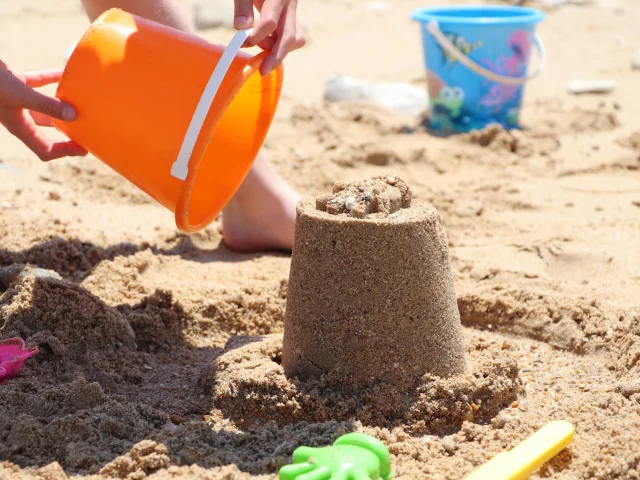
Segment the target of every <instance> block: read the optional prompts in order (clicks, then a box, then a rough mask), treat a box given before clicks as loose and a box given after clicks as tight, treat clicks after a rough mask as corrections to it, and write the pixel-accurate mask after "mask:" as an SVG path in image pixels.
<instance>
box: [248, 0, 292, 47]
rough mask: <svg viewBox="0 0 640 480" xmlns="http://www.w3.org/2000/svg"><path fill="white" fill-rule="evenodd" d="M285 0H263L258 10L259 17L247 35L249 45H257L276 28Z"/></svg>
mask: <svg viewBox="0 0 640 480" xmlns="http://www.w3.org/2000/svg"><path fill="white" fill-rule="evenodd" d="M284 6H285V0H264V3H263V4H262V9H261V10H260V19H259V20H258V21H257V22H256V25H255V27H254V29H253V33H252V34H251V35H250V36H249V39H248V41H249V43H250V45H258V44H259V43H260V42H262V41H263V40H264V39H265V38H267V37H268V36H269V35H271V34H272V33H273V32H275V31H276V29H277V28H278V24H279V23H280V17H281V16H282V11H283V10H284Z"/></svg>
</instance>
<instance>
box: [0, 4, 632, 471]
mask: <svg viewBox="0 0 640 480" xmlns="http://www.w3.org/2000/svg"><path fill="white" fill-rule="evenodd" d="M435 3H436V2H434V1H432V0H423V1H417V0H403V1H397V2H392V3H391V9H390V11H388V12H385V13H380V12H375V11H371V10H369V9H367V8H366V7H365V2H364V1H359V0H358V1H356V0H352V1H343V0H341V1H335V0H304V1H302V2H300V12H301V15H302V20H303V22H304V23H305V24H306V26H307V28H308V31H309V37H310V42H309V45H308V47H307V48H306V49H305V50H304V51H302V52H297V53H295V54H293V55H291V56H290V57H289V58H288V59H287V63H286V73H285V76H286V80H285V89H284V95H283V100H282V103H281V107H280V109H279V111H278V114H277V116H276V120H275V122H274V125H273V128H272V130H271V132H270V134H269V137H268V139H267V142H266V145H265V148H266V152H267V153H268V155H269V157H270V159H271V161H272V162H273V164H274V165H275V167H276V168H277V170H278V171H279V172H280V173H281V174H282V175H283V176H284V177H285V178H286V179H287V180H288V181H289V182H291V184H292V185H294V186H295V187H296V188H297V189H299V190H300V192H301V193H303V194H304V195H309V196H311V195H320V194H323V193H326V192H329V191H331V186H332V185H333V184H334V183H335V182H337V181H344V182H350V181H356V180H359V179H362V178H367V177H371V176H374V175H380V174H382V175H384V174H387V175H390V174H393V175H398V176H399V177H400V178H402V179H404V180H405V181H406V182H407V183H408V184H409V185H410V186H411V188H412V191H413V199H414V201H427V202H429V203H431V204H432V205H433V206H435V208H436V209H437V210H438V212H439V213H440V215H441V216H442V219H443V222H444V227H445V229H446V234H447V237H448V240H449V254H450V259H451V264H452V271H453V279H454V284H455V291H456V294H457V303H458V307H459V310H460V317H461V321H462V324H463V326H464V338H465V348H466V352H467V358H468V362H469V365H470V367H469V372H476V376H473V373H472V374H465V376H461V377H452V378H448V379H438V378H435V377H425V379H424V382H423V383H422V384H421V385H420V386H419V387H418V390H417V391H416V395H415V396H414V398H412V399H409V400H407V399H406V398H403V399H402V401H405V402H406V403H402V402H401V401H400V400H399V399H398V396H397V392H393V391H392V390H390V389H388V388H386V387H385V385H379V386H378V387H377V388H376V389H373V390H370V391H364V392H363V391H359V392H352V393H349V392H344V391H333V390H331V389H330V388H327V387H326V385H327V383H326V381H329V380H331V379H328V380H313V381H307V382H303V383H300V382H294V381H290V380H288V379H287V378H286V377H285V375H284V373H283V370H282V367H281V365H280V364H279V362H280V359H281V348H282V331H283V325H284V318H285V305H286V303H287V292H288V279H289V267H290V255H286V254H282V253H258V254H237V253H234V252H232V251H230V250H229V249H228V248H227V247H225V245H224V243H222V239H221V235H220V233H219V222H216V223H214V224H213V225H211V226H210V227H209V228H207V229H206V230H204V231H203V232H200V233H197V234H194V235H191V236H185V235H183V234H180V233H178V232H177V231H176V229H175V226H174V220H173V217H172V215H171V213H169V212H168V211H166V210H165V209H163V208H162V207H160V206H158V205H156V204H155V203H154V202H153V201H151V200H150V199H149V198H147V197H146V196H145V195H144V194H143V193H141V192H140V191H139V190H137V189H136V188H135V187H133V186H131V185H130V184H128V183H127V182H126V181H124V180H122V179H121V178H120V177H119V176H118V175H117V174H115V173H113V172H112V171H110V170H109V169H108V168H106V167H104V166H103V165H101V164H100V162H98V161H97V160H95V159H94V158H91V157H89V158H84V159H67V160H60V161H56V162H51V163H49V164H42V163H40V162H39V161H38V160H37V159H36V158H35V156H34V155H32V154H31V153H30V152H29V151H28V150H27V149H26V148H25V147H23V146H22V145H21V144H20V143H19V142H18V141H17V140H15V139H13V138H12V137H11V136H10V135H9V134H7V133H6V132H5V131H0V145H2V147H1V149H0V267H2V266H8V265H13V264H18V263H30V264H32V265H34V266H38V267H40V268H46V269H50V270H54V271H56V272H57V273H58V274H59V275H60V276H61V277H62V280H56V279H51V278H49V279H34V278H32V277H31V278H25V279H23V280H22V281H21V282H19V283H18V284H17V285H15V286H13V287H11V288H9V289H8V290H6V291H4V292H2V293H1V294H2V296H1V297H0V328H3V329H4V331H3V332H2V338H6V337H9V336H13V335H21V336H23V337H25V338H27V340H28V342H35V343H37V344H38V345H39V346H40V353H39V354H38V355H36V356H35V357H33V358H30V359H28V360H27V362H26V363H25V366H24V368H23V370H22V372H21V374H20V376H19V377H17V378H14V379H12V380H9V381H7V382H5V383H3V384H2V385H0V478H2V479H4V478H10V479H13V478H16V479H21V478H29V479H35V478H38V479H42V480H45V479H46V480H54V479H55V480H57V479H62V478H65V476H72V475H73V476H75V478H95V479H104V478H108V477H110V478H130V479H142V478H145V477H146V476H149V477H151V478H157V479H160V478H209V479H249V478H251V479H275V478H276V475H277V470H278V468H279V467H280V466H282V465H284V464H286V463H288V462H289V461H290V459H291V453H292V452H293V450H294V449H295V448H296V447H297V446H300V445H311V446H321V445H328V444H330V443H331V442H332V441H333V440H334V439H335V438H337V436H339V435H340V434H342V433H345V432H347V431H360V432H366V433H369V434H372V435H374V436H376V437H377V438H379V439H381V440H382V441H383V442H385V444H386V445H387V446H388V448H389V450H390V452H391V454H392V462H393V468H394V470H395V471H396V472H397V475H398V477H397V478H399V479H422V478H425V479H434V480H435V479H438V480H444V479H452V480H453V479H461V478H462V477H463V476H464V475H465V474H467V473H469V472H471V471H472V470H473V469H474V468H475V467H477V466H479V465H480V464H482V463H484V462H485V461H487V460H488V459H489V458H491V457H492V456H494V455H495V454H497V453H499V452H501V451H503V450H505V449H509V448H511V447H513V446H515V445H516V444H517V443H519V442H520V441H522V440H523V439H524V438H526V437H527V436H528V435H530V434H531V433H533V432H534V431H535V430H536V429H538V428H540V427H542V426H543V425H544V424H545V423H547V422H548V421H551V420H567V421H569V422H571V423H572V424H573V425H574V426H575V428H576V435H575V440H574V442H573V444H572V445H571V446H570V447H569V448H568V449H567V450H566V451H564V452H562V453H561V454H560V455H558V456H557V457H556V458H554V459H553V460H552V461H551V462H549V463H548V464H547V465H546V466H545V467H544V468H543V469H541V470H540V471H539V472H537V473H536V474H535V475H534V476H533V478H553V479H563V480H564V479H568V480H572V479H587V478H599V479H613V478H625V479H634V478H640V453H639V452H638V449H637V448H636V447H635V446H636V445H637V444H638V443H639V442H640V363H639V362H638V360H639V359H640V297H639V296H638V292H639V291H640V290H639V289H640V262H639V261H638V259H639V258H640V141H639V140H638V138H639V136H640V133H638V132H640V100H638V97H637V85H638V80H639V78H640V77H639V75H640V72H638V71H635V72H634V71H632V69H631V58H632V56H633V55H634V53H635V52H636V51H637V50H638V49H640V33H639V32H638V30H637V25H638V20H639V19H640V4H639V3H637V2H635V1H634V0H619V1H613V0H611V1H606V2H605V1H599V0H596V1H594V2H592V4H591V5H566V6H564V7H562V8H559V9H557V10H554V11H549V12H548V17H547V19H546V21H545V22H544V23H543V24H542V25H541V26H540V29H539V31H540V35H541V36H542V38H543V39H544V41H545V43H546V46H547V49H548V55H549V58H548V65H547V68H546V70H545V73H544V74H543V75H542V76H541V77H540V78H539V79H538V80H536V81H534V82H532V83H531V84H530V85H529V86H528V87H527V89H526V92H525V106H524V110H523V118H522V121H523V124H524V126H525V127H526V128H525V129H524V130H522V131H519V132H513V133H509V132H504V131H501V130H499V129H498V130H495V129H489V130H487V131H485V132H483V133H482V134H470V135H458V136H454V137H451V138H447V139H444V138H437V137H434V136H431V135H429V134H427V133H426V132H425V131H424V129H423V128H421V127H420V122H419V120H418V119H411V118H409V119H407V118H400V117H396V116H394V115H392V114H390V113H387V112H385V111H382V110H379V109H376V108H373V107H362V106H345V105H336V104H333V105H324V104H323V102H322V92H323V85H324V82H325V80H326V79H327V78H328V77H329V76H330V75H332V74H334V73H345V74H348V75H351V76H354V77H358V78H364V79H367V80H371V81H401V82H405V83H411V84H413V85H415V86H418V87H420V88H425V89H426V88H427V85H426V81H425V76H424V68H423V64H422V51H421V48H422V47H421V42H420V37H419V29H418V27H417V25H413V24H412V23H411V22H410V20H409V16H410V12H411V11H412V10H413V9H414V8H417V7H420V6H424V5H429V4H435ZM584 3H588V2H584ZM184 4H185V6H186V7H187V8H190V7H191V5H190V3H189V2H184ZM87 25H88V23H87V20H86V19H85V17H84V14H83V12H82V11H81V9H80V6H79V2H76V1H75V0H60V1H58V2H42V1H41V0H21V1H19V2H16V1H10V0H0V58H2V60H4V61H5V62H6V63H7V64H8V65H10V66H11V67H12V68H14V69H16V70H32V69H45V68H56V67H61V66H62V62H63V58H64V52H65V49H66V48H67V46H68V45H69V44H70V43H71V42H73V41H76V40H77V39H78V38H79V36H80V35H81V34H82V33H83V32H84V31H85V29H86V27H87ZM202 34H203V36H205V37H206V38H207V39H209V40H211V41H217V42H223V43H224V42H227V41H228V39H229V38H230V37H231V35H232V31H231V30H229V29H225V28H220V29H215V30H210V31H206V32H202ZM577 78H587V79H613V80H615V81H616V82H617V87H616V89H615V91H614V92H612V93H611V94H608V95H584V96H571V95H569V94H568V93H567V92H566V85H567V83H568V82H569V81H571V80H574V79H577ZM46 91H48V92H52V91H54V90H53V89H51V88H49V89H47V90H46ZM372 152H373V153H372ZM376 152H378V154H375V153H376ZM469 375H471V376H469ZM314 382H316V383H314ZM323 382H325V383H323Z"/></svg>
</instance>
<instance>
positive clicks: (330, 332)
mask: <svg viewBox="0 0 640 480" xmlns="http://www.w3.org/2000/svg"><path fill="white" fill-rule="evenodd" d="M333 191H334V193H333V194H332V195H325V196H321V197H317V198H309V199H305V200H302V201H301V202H300V203H299V205H298V216H297V222H296V232H295V245H294V249H293V257H292V262H291V273H290V279H289V293H288V298H287V311H286V315H285V331H284V348H283V357H282V364H283V366H284V369H285V371H286V372H287V375H289V376H290V377H291V378H294V377H299V378H300V379H303V380H304V379H307V378H310V377H319V376H321V375H323V374H328V373H331V374H335V378H336V379H338V382H337V383H338V384H340V385H366V384H369V383H370V381H371V380H372V379H376V380H380V381H384V382H387V383H393V384H395V385H396V386H404V387H410V386H413V385H415V383H416V382H417V381H418V380H419V379H420V378H421V377H422V376H423V375H424V374H426V373H429V374H432V375H438V376H450V375H455V374H459V373H462V372H464V370H465V366H466V363H465V354H464V345H463V339H462V328H461V325H460V317H459V314H458V307H457V304H456V294H455V290H454V286H453V279H452V275H451V266H450V263H449V252H448V246H447V236H446V234H445V231H444V227H443V226H442V221H441V218H440V215H439V214H438V212H437V211H436V210H435V209H434V208H433V207H432V206H431V205H429V204H426V203H421V202H414V203H411V191H410V189H409V187H408V186H407V185H406V183H404V182H403V181H402V180H400V179H399V178H397V177H395V176H388V177H387V176H384V177H374V178H372V179H369V180H365V181H361V182H357V183H353V184H349V185H345V184H336V185H335V186H334V189H333ZM354 211H357V213H356V214H355V215H354Z"/></svg>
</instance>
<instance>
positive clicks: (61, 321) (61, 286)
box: [0, 277, 139, 384]
mask: <svg viewBox="0 0 640 480" xmlns="http://www.w3.org/2000/svg"><path fill="white" fill-rule="evenodd" d="M0 331H1V332H2V333H3V336H4V337H12V336H17V337H21V338H23V339H24V340H25V341H26V342H27V343H28V344H29V345H37V346H38V347H39V348H40V354H39V355H37V356H36V357H35V361H36V362H37V364H38V366H39V367H40V368H41V369H47V370H50V371H55V372H56V373H59V372H61V371H62V370H67V371H82V372H84V373H85V374H86V375H87V377H88V378H92V379H93V378H96V376H100V377H102V378H101V381H107V382H108V384H111V383H113V382H114V381H115V382H116V383H119V382H120V381H121V380H123V377H122V375H125V376H127V377H130V378H129V380H132V379H134V377H137V376H138V375H139V373H136V370H137V369H136V368H135V364H133V365H129V367H128V368H122V369H121V372H118V371H113V372H112V375H110V378H104V376H103V374H104V370H105V369H106V368H105V366H104V365H105V364H110V365H117V364H126V363H127V351H131V349H133V348H134V345H135V334H134V331H133V329H132V328H131V326H130V325H129V323H128V322H127V321H126V320H125V319H124V318H123V317H122V315H120V314H119V313H118V312H117V311H116V310H114V309H112V308H109V307H107V306H106V305H105V304H104V303H103V302H102V301H100V300H99V299H98V298H97V297H95V296H93V295H92V294H91V293H89V292H88V291H86V290H84V289H83V288H80V287H77V286H75V285H73V284H71V283H67V282H65V281H59V280H53V279H39V278H34V277H27V278H25V279H24V280H23V281H22V282H21V283H19V284H17V285H15V286H13V287H12V288H10V289H9V290H7V291H6V292H5V293H4V294H3V296H2V297H1V298H0ZM123 357H124V358H123ZM109 370H110V369H109Z"/></svg>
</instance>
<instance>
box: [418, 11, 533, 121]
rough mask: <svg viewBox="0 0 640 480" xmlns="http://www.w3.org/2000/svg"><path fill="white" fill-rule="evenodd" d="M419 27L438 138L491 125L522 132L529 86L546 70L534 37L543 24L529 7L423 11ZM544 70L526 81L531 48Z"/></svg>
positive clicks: (528, 77)
mask: <svg viewBox="0 0 640 480" xmlns="http://www.w3.org/2000/svg"><path fill="white" fill-rule="evenodd" d="M412 18H413V19H414V20H416V21H418V22H420V28H421V30H422V41H423V47H424V55H425V65H426V68H427V85H428V89H429V101H430V106H431V114H430V125H431V129H432V130H433V131H435V132H445V133H446V132H468V131H469V130H473V129H481V128H483V127H485V126H486V125H488V124H491V123H499V124H501V125H502V126H503V127H505V128H519V127H520V124H519V118H520V109H521V106H522V94H523V91H524V84H525V83H526V82H527V81H529V80H531V79H533V78H534V77H536V76H537V75H538V74H539V73H540V72H541V71H542V67H543V66H544V59H545V53H544V48H543V46H542V43H541V42H540V40H539V39H538V37H537V35H536V34H535V27H536V24H537V23H539V22H541V21H542V20H543V19H544V14H543V13H542V12H541V11H540V10H536V9H533V8H524V7H509V6H489V5H465V6H448V7H434V8H423V9H420V10H416V11H415V12H413V15H412ZM533 46H535V47H537V49H538V53H539V55H540V60H539V66H538V68H537V69H536V71H535V72H533V73H532V74H529V75H527V69H528V65H529V58H530V54H531V50H532V47H533Z"/></svg>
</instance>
